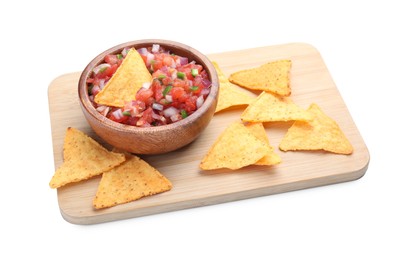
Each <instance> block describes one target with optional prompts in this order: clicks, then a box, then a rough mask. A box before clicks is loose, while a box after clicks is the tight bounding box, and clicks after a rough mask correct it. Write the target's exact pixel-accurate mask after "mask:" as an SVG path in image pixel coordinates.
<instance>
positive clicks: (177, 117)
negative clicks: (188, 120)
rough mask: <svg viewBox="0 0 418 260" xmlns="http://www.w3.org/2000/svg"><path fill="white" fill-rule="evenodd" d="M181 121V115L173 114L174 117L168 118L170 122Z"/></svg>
mask: <svg viewBox="0 0 418 260" xmlns="http://www.w3.org/2000/svg"><path fill="white" fill-rule="evenodd" d="M181 119H182V117H181V115H180V114H175V115H172V116H170V120H171V121H172V122H177V121H179V120H181Z"/></svg>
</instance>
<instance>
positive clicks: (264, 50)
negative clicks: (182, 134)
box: [48, 43, 369, 224]
mask: <svg viewBox="0 0 418 260" xmlns="http://www.w3.org/2000/svg"><path fill="white" fill-rule="evenodd" d="M208 57H209V58H210V59H211V60H213V61H216V62H217V63H218V64H219V66H220V68H221V69H222V70H223V72H224V73H225V75H226V76H229V74H230V73H232V72H235V71H238V70H242V69H247V68H251V67H255V66H259V65H261V64H264V63H266V62H269V61H273V60H277V59H291V60H292V70H291V88H292V95H291V98H292V99H293V101H294V102H295V103H296V104H298V105H299V106H301V107H303V108H308V106H309V105H310V104H311V103H313V102H314V103H317V104H318V105H319V106H320V107H321V108H322V110H323V111H324V112H325V113H326V114H327V115H328V116H330V117H332V118H333V119H334V120H335V121H337V123H338V124H339V126H340V127H341V129H342V130H343V131H344V133H345V134H346V136H347V138H348V139H349V140H350V142H351V143H352V145H353V147H354V153H353V154H351V155H348V156H347V155H337V154H331V153H326V152H322V151H316V152H282V151H280V150H279V149H278V145H279V142H280V140H281V138H282V137H283V136H284V134H285V133H286V131H287V129H288V128H289V127H290V125H291V123H268V124H265V128H266V131H267V135H268V137H269V140H270V143H271V145H272V146H273V147H275V151H276V152H277V153H278V154H279V156H280V157H281V158H282V163H280V164H278V165H275V166H248V167H245V168H243V169H240V170H236V171H231V170H226V169H225V170H215V171H202V170H200V169H199V163H200V160H201V159H202V158H203V156H204V155H205V154H206V152H207V151H208V150H209V148H210V146H211V145H212V144H213V142H214V141H215V139H216V138H217V136H218V135H219V134H220V133H221V132H222V131H223V130H224V129H225V128H226V126H228V125H229V124H230V123H232V122H233V121H236V120H239V118H240V114H241V113H242V111H243V109H244V107H238V108H235V109H229V110H226V111H223V112H220V113H218V114H215V116H214V118H213V120H212V121H211V123H210V124H209V126H208V128H207V129H206V130H205V131H204V132H203V133H202V134H201V135H200V136H199V137H198V138H197V139H196V140H195V141H194V142H192V143H191V144H190V145H188V146H186V147H184V148H182V149H180V150H178V151H174V152H171V153H167V154H163V155H153V156H140V157H141V158H143V159H144V160H146V161H147V162H148V163H149V164H151V165H152V166H154V167H155V168H157V169H158V170H159V171H160V172H161V173H163V174H164V175H165V176H166V177H167V178H168V179H169V180H171V182H172V183H173V189H172V190H171V191H168V192H165V193H161V194H157V195H154V196H151V197H145V198H142V199H140V200H137V201H134V202H130V203H127V204H123V205H118V206H115V207H112V208H108V209H102V210H95V209H94V208H93V206H92V205H93V204H92V203H93V198H94V196H95V193H96V189H97V187H98V183H99V181H100V176H99V177H96V178H93V179H90V180H87V181H83V182H79V183H74V184H70V185H67V186H65V187H62V188H59V189H58V190H57V195H58V202H59V207H60V210H61V214H62V216H63V218H64V219H65V220H67V221H68V222H70V223H74V224H94V223H101V222H107V221H114V220H120V219H127V218H133V217H139V216H145V215H150V214H155V213H161V212H168V211H173V210H180V209H185V208H192V207H198V206H204V205H211V204H216V203H223V202H229V201H235V200H240V199H246V198H251V197H257V196H264V195H269V194H276V193H281V192H286V191H293V190H299V189H305V188H310V187H316V186H321V185H327V184H334V183H339V182H345V181H351V180H356V179H358V178H360V177H362V176H363V175H364V174H365V172H366V170H367V167H368V163H369V153H368V149H367V147H366V145H365V143H364V141H363V139H362V137H361V135H360V133H359V131H358V129H357V128H356V125H355V123H354V121H353V119H352V118H351V116H350V113H349V111H348V110H347V107H346V105H345V104H344V101H343V99H342V97H341V96H340V94H339V92H338V90H337V88H336V86H335V84H334V82H333V80H332V78H331V76H330V74H329V72H328V70H327V67H326V66H325V64H324V62H323V60H322V58H321V56H320V54H319V53H318V51H317V50H316V49H315V48H314V47H312V46H311V45H308V44H303V43H291V44H285V45H275V46H267V47H259V48H254V49H246V50H238V51H232V52H225V53H218V54H211V55H208ZM80 74H81V73H80V72H76V73H70V74H65V75H62V76H60V77H58V78H56V79H55V80H53V81H52V82H51V84H50V86H49V89H48V95H49V107H50V116H51V128H52V140H53V150H54V158H55V168H58V167H59V166H60V165H61V164H62V148H63V140H64V135H65V130H66V128H67V127H69V126H71V127H75V128H78V129H80V130H81V131H84V132H85V133H86V134H88V135H90V136H91V137H93V138H94V139H96V140H97V141H99V142H100V143H102V144H103V145H105V146H106V147H107V148H109V149H110V148H111V147H109V146H108V145H107V144H105V143H104V142H103V141H102V140H101V139H100V138H98V137H97V135H95V134H94V133H93V131H92V130H91V128H90V127H89V125H88V124H87V122H86V120H85V119H84V116H83V114H82V112H81V108H80V105H79V102H78V97H77V84H78V79H79V76H80ZM251 94H253V95H257V94H258V93H251ZM52 175H53V173H51V177H52Z"/></svg>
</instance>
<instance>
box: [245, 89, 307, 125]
mask: <svg viewBox="0 0 418 260" xmlns="http://www.w3.org/2000/svg"><path fill="white" fill-rule="evenodd" d="M241 119H242V120H243V121H245V122H276V121H293V120H301V121H308V120H310V119H312V115H311V114H310V113H308V112H307V111H306V110H304V109H302V108H300V107H299V106H298V105H296V104H295V103H294V102H293V101H292V99H291V98H289V97H281V96H279V95H276V94H273V93H269V92H262V93H261V94H260V95H259V96H258V97H257V98H256V100H255V101H254V102H252V103H251V104H250V105H249V106H248V107H247V108H246V109H245V110H244V112H243V113H242V114H241Z"/></svg>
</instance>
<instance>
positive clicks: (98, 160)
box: [49, 127, 125, 189]
mask: <svg viewBox="0 0 418 260" xmlns="http://www.w3.org/2000/svg"><path fill="white" fill-rule="evenodd" d="M63 153H64V163H63V164H62V165H61V166H60V167H59V168H58V169H57V170H56V171H55V174H54V176H53V177H52V179H51V181H50V183H49V186H50V187H51V188H53V189H54V188H59V187H62V186H64V185H66V184H68V183H72V182H78V181H82V180H86V179H88V178H91V177H93V176H96V175H100V174H102V173H103V172H105V171H108V170H110V169H112V168H113V167H115V166H117V165H119V164H121V163H122V162H123V161H125V156H124V155H123V154H119V153H113V152H110V151H108V150H107V149H106V148H104V147H103V146H101V145H100V144H99V143H97V142H96V141H95V140H93V139H92V138H90V137H89V136H87V135H86V134H84V133H83V132H81V131H80V130H77V129H75V128H71V127H69V128H67V132H66V135H65V139H64V151H63Z"/></svg>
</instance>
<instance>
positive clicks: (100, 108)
mask: <svg viewBox="0 0 418 260" xmlns="http://www.w3.org/2000/svg"><path fill="white" fill-rule="evenodd" d="M96 110H97V112H99V113H100V114H102V115H104V116H106V115H107V113H109V110H110V107H108V106H98V107H97V108H96Z"/></svg>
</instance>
